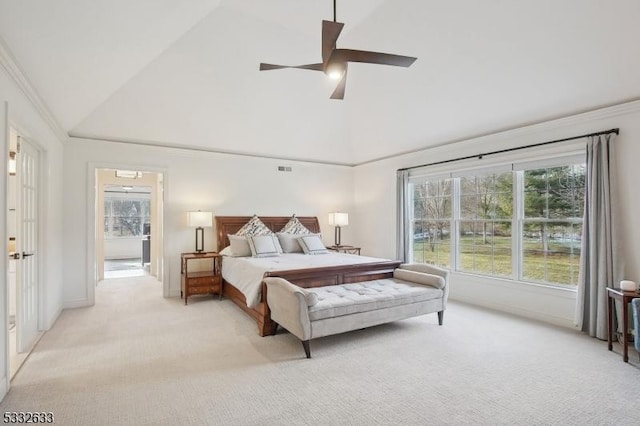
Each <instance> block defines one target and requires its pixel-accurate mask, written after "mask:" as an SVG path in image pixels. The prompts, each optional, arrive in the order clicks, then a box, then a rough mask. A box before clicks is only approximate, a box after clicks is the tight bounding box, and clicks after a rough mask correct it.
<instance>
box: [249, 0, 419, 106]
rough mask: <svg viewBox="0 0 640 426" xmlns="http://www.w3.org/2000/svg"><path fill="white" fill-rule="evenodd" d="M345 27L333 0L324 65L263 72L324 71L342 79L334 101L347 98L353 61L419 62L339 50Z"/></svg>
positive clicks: (273, 67) (326, 28) (262, 68)
mask: <svg viewBox="0 0 640 426" xmlns="http://www.w3.org/2000/svg"><path fill="white" fill-rule="evenodd" d="M342 27H344V24H343V23H341V22H337V21H336V0H333V22H331V21H324V20H323V21H322V62H321V63H317V64H307V65H294V66H287V65H273V64H265V63H260V71H269V70H278V69H283V68H297V69H302V70H312V71H322V72H324V73H325V74H327V75H328V76H329V77H331V78H333V79H336V80H338V79H339V80H340V81H339V82H338V86H337V87H336V89H335V90H334V91H333V94H332V95H331V99H344V90H345V87H346V84H347V65H348V64H349V62H361V63H366V64H380V65H393V66H396V67H408V66H410V65H411V64H413V63H414V62H415V60H416V59H417V58H414V57H411V56H401V55H393V54H390V53H379V52H369V51H366V50H353V49H338V48H337V47H336V41H337V40H338V36H339V35H340V32H341V31H342Z"/></svg>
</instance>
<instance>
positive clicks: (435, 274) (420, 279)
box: [264, 264, 449, 358]
mask: <svg viewBox="0 0 640 426" xmlns="http://www.w3.org/2000/svg"><path fill="white" fill-rule="evenodd" d="M264 282H265V283H266V286H267V303H268V305H269V309H270V310H271V318H272V319H273V320H274V321H275V322H276V323H278V324H280V325H281V326H282V327H284V328H286V329H287V330H289V332H290V333H291V334H293V335H294V336H296V337H297V338H299V339H300V340H301V341H302V345H303V347H304V350H305V353H306V355H307V358H311V350H310V346H309V340H311V339H314V338H316V337H322V336H328V335H331V334H338V333H344V332H346V331H351V330H357V329H361V328H365V327H370V326H374V325H379V324H384V323H388V322H392V321H398V320H402V319H406V318H410V317H414V316H417V315H423V314H428V313H433V312H437V313H438V323H439V324H440V325H442V320H443V315H444V310H445V309H446V305H447V296H448V293H449V286H448V284H449V273H448V271H446V270H444V269H441V268H437V267H434V266H431V265H424V264H402V265H400V267H398V268H397V269H395V270H394V273H393V278H385V279H379V280H371V281H364V282H358V283H350V284H337V285H331V286H324V287H314V288H301V287H298V286H296V285H294V284H292V283H290V282H289V281H287V280H285V279H283V278H277V277H273V278H265V280H264Z"/></svg>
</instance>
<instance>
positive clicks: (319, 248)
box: [298, 234, 329, 254]
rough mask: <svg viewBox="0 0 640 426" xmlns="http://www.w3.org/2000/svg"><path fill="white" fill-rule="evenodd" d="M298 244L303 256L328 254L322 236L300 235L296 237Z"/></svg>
mask: <svg viewBox="0 0 640 426" xmlns="http://www.w3.org/2000/svg"><path fill="white" fill-rule="evenodd" d="M298 243H299V244H300V247H302V250H303V251H304V253H305V254H326V253H329V250H327V248H326V247H325V246H324V243H323V242H322V236H321V235H320V234H309V235H300V236H299V237H298Z"/></svg>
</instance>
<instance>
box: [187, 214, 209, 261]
mask: <svg viewBox="0 0 640 426" xmlns="http://www.w3.org/2000/svg"><path fill="white" fill-rule="evenodd" d="M212 223H213V213H212V212H202V211H200V210H198V211H195V212H189V213H188V214H187V225H188V226H189V227H192V228H196V253H202V252H203V251H204V228H211V227H212V226H213V225H212Z"/></svg>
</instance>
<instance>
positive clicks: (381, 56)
mask: <svg viewBox="0 0 640 426" xmlns="http://www.w3.org/2000/svg"><path fill="white" fill-rule="evenodd" d="M416 59H418V58H414V57H413V56H401V55H393V54H391V53H380V52H369V51H366V50H352V49H335V50H334V51H333V53H332V54H331V58H330V61H331V62H333V61H337V62H363V63H366V64H381V65H393V66H396V67H408V66H411V64H413V63H414V62H415V61H416Z"/></svg>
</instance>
